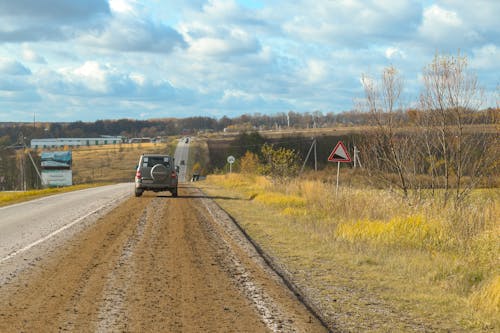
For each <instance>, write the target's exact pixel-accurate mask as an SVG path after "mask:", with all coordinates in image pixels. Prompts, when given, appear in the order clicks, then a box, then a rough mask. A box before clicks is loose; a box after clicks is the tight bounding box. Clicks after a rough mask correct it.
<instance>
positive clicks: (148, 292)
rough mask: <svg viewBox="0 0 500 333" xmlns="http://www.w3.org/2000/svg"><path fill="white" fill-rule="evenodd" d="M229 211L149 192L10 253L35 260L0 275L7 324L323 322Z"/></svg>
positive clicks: (2, 319)
mask: <svg viewBox="0 0 500 333" xmlns="http://www.w3.org/2000/svg"><path fill="white" fill-rule="evenodd" d="M223 215H224V214H223V213H222V212H220V211H219V210H218V208H217V207H216V206H214V205H213V204H211V203H210V200H208V199H203V198H202V197H201V195H200V194H199V192H197V191H196V190H194V189H189V188H183V189H181V190H180V196H179V198H176V199H173V198H171V197H170V196H169V195H165V196H163V195H157V194H150V193H146V194H145V195H144V196H143V197H141V198H130V199H128V200H127V201H125V202H124V204H122V205H120V206H119V207H117V208H116V209H114V210H113V211H111V212H110V213H109V214H107V215H106V216H103V217H101V218H100V219H99V220H98V221H96V222H95V223H93V224H91V225H89V226H87V227H86V228H85V230H83V231H82V232H80V233H78V234H76V235H74V236H73V237H71V238H70V239H68V241H66V242H64V243H62V244H59V246H58V247H57V249H52V250H51V252H47V253H45V254H40V255H39V256H31V257H30V254H29V253H27V254H26V256H22V257H16V258H12V261H13V262H9V263H6V265H5V266H4V268H2V270H4V269H5V267H14V266H15V261H16V260H17V261H20V262H24V259H27V260H29V265H28V266H29V268H26V269H23V271H21V272H20V273H19V274H17V275H16V276H13V277H12V278H8V279H2V280H0V281H2V283H1V284H0V304H2V305H1V309H0V331H1V332H9V331H44V332H45V331H79V332H86V331H89V332H95V331H125V332H137V331H141V332H165V331H168V332H200V331H205V332H230V331H231V332H232V331H234V332H267V331H272V332H294V331H295V332H321V331H326V329H325V328H324V327H323V326H322V325H321V323H320V322H319V321H318V320H317V319H316V318H315V317H314V316H313V315H312V314H311V313H310V312H309V311H308V310H307V309H306V308H305V307H304V306H303V304H302V303H300V302H299V301H298V300H297V298H296V296H295V295H294V294H293V293H292V292H290V291H289V290H288V289H287V288H285V287H284V286H283V282H282V280H281V279H280V278H279V277H278V276H276V275H273V274H272V271H269V269H268V268H266V265H265V264H264V263H263V261H262V258H260V257H259V256H258V255H256V253H254V252H252V247H251V246H250V245H248V244H245V241H244V237H242V236H241V233H239V231H238V230H237V229H235V228H234V226H233V227H230V226H229V227H228V224H227V223H229V224H230V222H231V221H230V220H227V219H226V220H224V219H221V218H220V217H223ZM1 273H2V274H3V275H5V274H8V272H5V271H2V272H1Z"/></svg>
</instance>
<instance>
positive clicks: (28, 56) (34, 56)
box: [22, 46, 47, 64]
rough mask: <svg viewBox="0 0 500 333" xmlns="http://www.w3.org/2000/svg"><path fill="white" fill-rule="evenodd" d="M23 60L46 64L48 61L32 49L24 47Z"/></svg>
mask: <svg viewBox="0 0 500 333" xmlns="http://www.w3.org/2000/svg"><path fill="white" fill-rule="evenodd" d="M22 58H23V59H24V61H29V62H34V63H39V64H46V63H47V61H46V60H45V58H44V57H42V56H41V55H39V54H38V53H36V52H35V51H33V50H32V49H31V48H29V47H26V46H24V47H23V51H22Z"/></svg>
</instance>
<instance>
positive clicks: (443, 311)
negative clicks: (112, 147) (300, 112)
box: [200, 173, 500, 332]
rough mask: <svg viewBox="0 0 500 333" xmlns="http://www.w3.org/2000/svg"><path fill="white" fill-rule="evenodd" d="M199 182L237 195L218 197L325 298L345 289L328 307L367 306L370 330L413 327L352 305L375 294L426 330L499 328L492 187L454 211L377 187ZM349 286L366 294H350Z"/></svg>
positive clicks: (499, 203) (237, 178)
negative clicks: (337, 188) (376, 323)
mask: <svg viewBox="0 0 500 333" xmlns="http://www.w3.org/2000/svg"><path fill="white" fill-rule="evenodd" d="M200 185H201V186H203V187H204V189H205V190H206V191H208V192H209V193H210V194H214V195H215V194H216V195H217V196H219V197H228V196H233V197H235V198H239V199H240V200H219V202H220V204H221V205H222V206H223V207H224V208H226V209H228V210H229V211H230V213H231V215H233V216H234V217H235V218H236V219H237V220H238V222H239V223H241V224H242V225H243V227H244V228H245V229H246V230H247V232H249V234H250V235H251V236H252V237H253V238H254V239H256V240H257V242H259V244H261V245H262V246H263V247H264V248H266V250H268V251H269V252H271V253H272V254H274V255H276V256H277V257H278V258H279V260H281V261H282V262H284V263H285V264H286V265H287V267H288V268H289V269H290V270H291V271H296V272H297V273H296V274H295V277H296V278H297V279H298V280H301V279H302V281H303V283H304V284H305V285H307V286H308V288H317V289H318V290H319V293H320V294H321V295H323V297H324V298H325V300H328V299H331V298H339V297H341V296H339V294H342V293H340V292H339V289H338V288H347V289H348V290H351V293H352V294H350V296H346V300H345V301H344V302H342V303H340V301H339V303H335V304H331V302H326V303H324V304H323V305H324V307H325V308H326V309H328V310H329V311H341V312H342V311H344V312H345V311H350V310H353V311H357V312H360V311H361V312H362V311H367V313H369V316H371V319H370V320H372V321H380V325H381V326H380V327H382V328H380V329H374V331H387V330H392V331H395V330H396V331H398V330H401V331H407V330H410V331H411V330H412V329H408V327H406V328H405V326H404V325H403V326H401V327H400V328H399V329H398V328H397V325H398V324H395V323H394V322H392V323H391V320H393V319H390V318H384V317H383V316H381V317H380V318H379V317H378V314H374V313H370V311H371V310H370V307H369V306H366V305H364V304H360V303H359V302H360V300H362V299H363V298H364V297H368V296H369V295H373V297H374V298H378V299H379V301H381V300H383V302H387V304H389V307H391V308H393V309H399V310H398V311H402V313H404V316H405V317H411V318H414V320H415V321H420V320H421V321H422V322H426V323H428V324H429V327H430V328H431V330H432V329H437V330H450V331H457V330H467V331H478V332H480V331H483V330H495V329H498V328H500V321H499V318H500V312H499V305H498V299H499V296H498V295H499V282H498V281H499V280H498V276H500V258H499V256H498V253H500V220H499V219H498V216H499V212H500V211H499V209H500V200H499V198H500V191H499V190H498V189H491V190H480V191H477V192H474V193H473V195H472V196H471V198H470V200H468V201H467V202H466V203H464V206H463V207H462V208H461V209H456V208H454V207H453V206H449V207H447V208H444V209H443V205H442V202H439V200H435V199H433V198H427V199H422V198H419V199H418V200H417V199H415V200H414V201H412V202H411V204H408V203H405V202H403V201H402V200H401V198H400V197H399V196H397V195H395V194H393V193H391V192H389V191H383V190H372V189H353V188H342V189H341V190H340V191H339V194H338V195H335V189H334V187H333V186H332V185H331V184H325V183H323V182H321V181H304V180H301V181H298V180H297V181H292V182H290V183H286V184H273V183H272V182H271V181H270V180H269V179H267V178H265V177H260V176H254V175H238V174H234V173H233V174H231V175H214V176H209V177H208V179H207V182H206V183H204V184H200ZM353 288H354V289H353ZM356 288H360V289H361V290H363V293H365V294H366V295H365V296H359V299H357V298H356V297H357V296H358V295H356V292H355V291H352V290H356ZM351 298H352V299H351ZM345 320H346V325H349V323H350V324H352V325H354V326H353V327H356V326H355V325H356V324H355V323H353V322H351V321H350V319H345ZM394 320H397V319H394ZM386 321H387V322H386ZM385 325H386V326H385ZM391 325H396V326H391ZM370 330H371V329H370Z"/></svg>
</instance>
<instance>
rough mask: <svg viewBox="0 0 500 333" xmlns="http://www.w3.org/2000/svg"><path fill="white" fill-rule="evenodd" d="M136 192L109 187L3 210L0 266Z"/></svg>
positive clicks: (121, 186)
mask: <svg viewBox="0 0 500 333" xmlns="http://www.w3.org/2000/svg"><path fill="white" fill-rule="evenodd" d="M133 189H134V185H133V184H132V183H129V184H117V185H109V186H102V187H96V188H90V189H86V190H81V191H74V192H69V193H63V194H57V195H52V196H48V197H44V198H41V199H37V200H32V201H28V202H23V203H20V204H15V205H11V206H6V207H0V263H2V262H3V261H5V260H8V259H9V258H11V257H13V256H15V255H17V254H20V253H22V252H24V251H26V250H28V249H30V248H31V247H33V246H35V245H37V244H40V243H41V242H46V241H48V240H50V238H51V237H53V236H55V235H57V234H58V233H59V232H61V231H64V230H65V229H67V228H69V227H70V226H73V225H74V224H78V223H79V222H80V221H83V220H84V218H85V217H88V216H90V215H92V214H95V213H97V212H99V211H100V210H102V209H104V208H107V207H110V206H113V205H116V204H117V203H118V202H119V201H120V200H123V199H124V198H125V197H127V196H130V195H131V194H132V193H133Z"/></svg>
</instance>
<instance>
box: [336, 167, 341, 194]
mask: <svg viewBox="0 0 500 333" xmlns="http://www.w3.org/2000/svg"><path fill="white" fill-rule="evenodd" d="M339 175H340V162H337V188H336V189H335V195H338V193H339Z"/></svg>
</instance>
